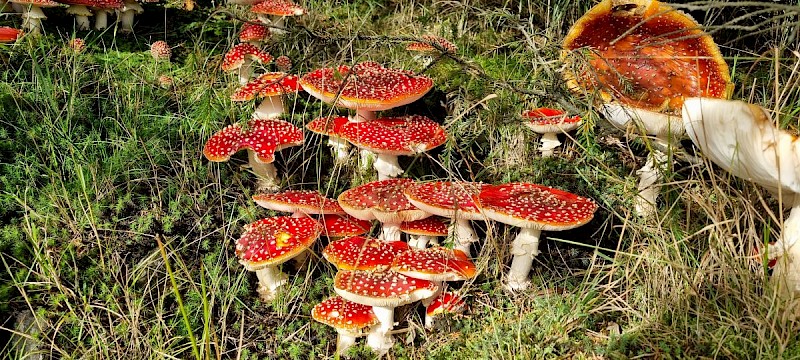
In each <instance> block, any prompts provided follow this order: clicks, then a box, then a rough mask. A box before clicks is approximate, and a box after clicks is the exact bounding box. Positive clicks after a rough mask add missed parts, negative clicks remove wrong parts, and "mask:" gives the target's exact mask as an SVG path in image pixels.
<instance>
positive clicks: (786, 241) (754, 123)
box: [683, 98, 800, 298]
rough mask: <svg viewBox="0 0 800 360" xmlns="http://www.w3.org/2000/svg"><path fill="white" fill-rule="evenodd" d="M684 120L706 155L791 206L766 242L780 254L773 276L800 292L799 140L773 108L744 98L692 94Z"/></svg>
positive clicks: (782, 289)
mask: <svg viewBox="0 0 800 360" xmlns="http://www.w3.org/2000/svg"><path fill="white" fill-rule="evenodd" d="M683 124H684V126H685V128H686V132H687V134H688V135H689V137H690V138H691V139H692V142H693V143H694V144H695V145H697V146H698V147H699V148H700V151H702V153H703V155H704V156H705V157H707V158H709V159H711V161H713V162H714V163H715V164H717V166H719V167H721V168H723V169H724V170H725V171H727V172H729V173H731V174H732V175H734V176H736V177H740V178H742V179H745V180H749V181H752V182H754V183H756V184H758V185H761V186H763V187H764V188H765V189H767V191H769V192H770V193H772V194H773V195H775V196H776V197H777V198H778V200H780V201H781V202H783V203H784V204H786V205H787V206H790V207H791V212H790V213H789V217H787V218H786V219H785V220H784V221H783V231H782V233H781V238H780V239H779V240H778V241H776V242H775V244H773V245H770V246H768V249H767V251H768V252H767V256H768V257H769V258H775V257H780V258H779V259H778V261H777V262H776V264H775V267H774V269H773V272H772V281H773V283H774V284H775V286H776V287H777V289H778V291H779V293H780V294H782V295H783V296H785V297H787V298H793V297H794V298H796V297H797V296H799V295H800V195H798V194H800V145H798V140H797V139H798V138H797V136H795V135H792V134H790V133H789V132H787V131H784V130H780V129H778V128H777V127H776V126H775V124H774V122H773V120H772V119H771V117H770V114H769V112H768V111H767V110H766V109H764V108H762V107H760V106H757V105H753V104H748V103H746V102H743V101H727V100H720V99H710V98H689V99H686V101H685V102H684V104H683Z"/></svg>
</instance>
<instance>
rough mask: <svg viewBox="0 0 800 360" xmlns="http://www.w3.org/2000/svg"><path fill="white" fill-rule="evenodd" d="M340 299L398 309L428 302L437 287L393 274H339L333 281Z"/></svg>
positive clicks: (342, 272)
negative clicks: (416, 302) (419, 302)
mask: <svg viewBox="0 0 800 360" xmlns="http://www.w3.org/2000/svg"><path fill="white" fill-rule="evenodd" d="M333 286H334V289H335V290H336V293H337V294H339V296H341V297H343V298H345V299H347V300H350V301H353V302H357V303H359V304H364V305H370V306H383V307H397V306H400V305H405V304H410V303H412V302H415V301H419V300H422V299H427V298H429V297H431V296H433V295H434V294H436V292H437V291H439V286H438V285H436V284H435V283H433V282H432V281H428V280H422V279H414V278H410V277H408V276H405V275H402V274H399V273H396V272H394V271H390V270H387V271H381V272H373V271H339V272H338V273H337V274H336V277H335V278H334V279H333Z"/></svg>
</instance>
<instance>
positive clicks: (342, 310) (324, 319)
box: [311, 295, 379, 334]
mask: <svg viewBox="0 0 800 360" xmlns="http://www.w3.org/2000/svg"><path fill="white" fill-rule="evenodd" d="M311 317H312V318H313V319H314V320H316V321H319V322H321V323H323V324H325V325H328V326H330V327H333V328H335V329H336V330H340V331H345V332H346V333H350V334H357V333H359V332H360V331H361V329H364V328H368V327H370V326H373V325H377V324H378V322H379V321H378V317H377V316H375V313H374V312H373V311H372V306H368V305H362V304H359V303H354V302H352V301H347V300H345V299H344V298H343V297H341V296H338V295H337V296H333V297H330V298H328V299H327V300H325V301H323V302H321V303H319V304H317V305H315V306H314V308H313V309H311Z"/></svg>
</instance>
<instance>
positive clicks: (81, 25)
mask: <svg viewBox="0 0 800 360" xmlns="http://www.w3.org/2000/svg"><path fill="white" fill-rule="evenodd" d="M67 14H72V15H75V25H77V26H78V30H89V26H91V24H90V23H89V16H91V15H88V14H91V11H89V9H88V8H87V7H86V6H83V5H70V6H69V8H67Z"/></svg>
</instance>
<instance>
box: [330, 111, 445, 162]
mask: <svg viewBox="0 0 800 360" xmlns="http://www.w3.org/2000/svg"><path fill="white" fill-rule="evenodd" d="M339 136H341V137H342V138H344V139H346V140H347V141H349V142H351V143H352V144H353V145H355V146H358V147H360V148H362V149H366V150H369V151H372V152H375V153H378V154H388V155H405V156H408V155H415V154H419V153H423V152H426V151H428V150H430V149H433V148H435V147H437V146H439V145H442V144H444V142H445V141H447V134H446V133H445V132H444V129H443V128H442V127H441V126H440V125H439V124H437V123H436V122H435V121H433V120H431V119H428V118H427V117H424V116H421V115H410V116H402V117H386V118H380V119H375V120H372V121H365V122H351V123H349V124H346V125H344V127H343V129H342V131H341V132H340V134H339Z"/></svg>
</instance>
